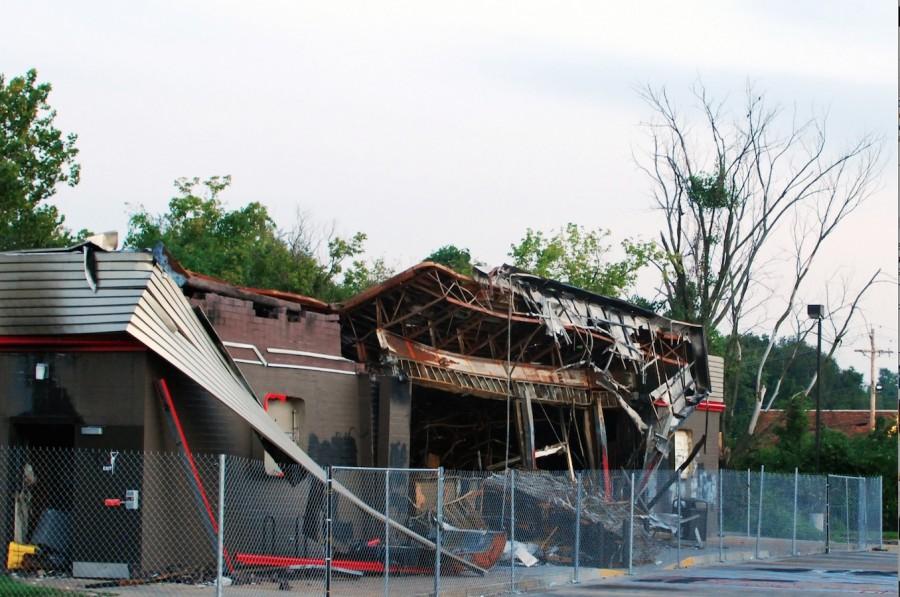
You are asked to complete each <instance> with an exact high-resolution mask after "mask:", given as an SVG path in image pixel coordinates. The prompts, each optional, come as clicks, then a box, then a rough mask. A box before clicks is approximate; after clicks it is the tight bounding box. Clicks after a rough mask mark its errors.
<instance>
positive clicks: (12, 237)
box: [0, 69, 80, 250]
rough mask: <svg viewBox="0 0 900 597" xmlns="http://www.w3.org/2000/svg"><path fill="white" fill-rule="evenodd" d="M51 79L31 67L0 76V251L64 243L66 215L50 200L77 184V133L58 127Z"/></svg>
mask: <svg viewBox="0 0 900 597" xmlns="http://www.w3.org/2000/svg"><path fill="white" fill-rule="evenodd" d="M50 90H51V87H50V84H49V83H38V81H37V72H36V71H35V70H34V69H32V70H29V71H28V72H27V73H26V74H25V75H24V76H21V77H13V78H12V79H10V80H9V82H8V83H7V82H5V78H4V76H3V75H2V74H0V250H11V249H32V248H35V247H52V246H65V245H66V244H70V243H71V242H72V241H73V236H72V234H71V233H70V232H69V231H68V230H66V228H64V226H63V222H64V217H63V216H62V215H61V214H60V213H59V211H58V210H57V208H56V207H55V206H53V205H49V204H47V203H46V200H47V199H49V198H50V197H52V196H53V194H54V193H55V192H56V188H57V186H58V185H60V184H67V185H69V186H75V185H76V184H78V178H79V174H80V166H79V165H78V163H76V162H75V158H76V156H77V155H78V149H77V148H76V147H75V141H76V139H77V137H76V135H75V134H72V133H70V134H67V135H65V134H63V133H62V131H60V130H59V129H57V128H56V126H55V125H54V120H55V118H56V110H54V109H53V108H51V107H50V104H49V103H48V102H47V98H48V97H49V95H50Z"/></svg>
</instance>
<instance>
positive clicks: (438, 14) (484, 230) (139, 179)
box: [0, 0, 898, 371]
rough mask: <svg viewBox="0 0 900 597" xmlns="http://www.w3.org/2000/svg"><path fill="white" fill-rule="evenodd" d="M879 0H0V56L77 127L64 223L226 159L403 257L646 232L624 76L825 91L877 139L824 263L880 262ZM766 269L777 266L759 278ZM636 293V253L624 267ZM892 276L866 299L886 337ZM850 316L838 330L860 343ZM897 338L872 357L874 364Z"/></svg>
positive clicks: (886, 36)
mask: <svg viewBox="0 0 900 597" xmlns="http://www.w3.org/2000/svg"><path fill="white" fill-rule="evenodd" d="M896 10H897V9H896V4H895V3H894V2H889V1H877V2H876V1H868V2H861V1H859V2H853V1H850V0H842V1H835V2H827V1H823V0H815V1H812V2H780V1H779V2H775V1H771V2H763V1H753V2H750V1H742V2H725V1H721V0H718V1H713V0H710V1H707V2H690V1H681V2H663V1H656V2H651V1H648V0H644V1H641V2H618V3H611V2H604V3H600V2H583V3H568V2H546V1H545V2H524V1H521V0H514V1H513V0H510V1H506V2H443V3H438V2H430V1H422V0H416V1H411V2H386V1H380V2H364V3H356V2H325V1H320V2H315V3H311V2H300V1H296V0H292V1H285V2H273V1H265V2H253V3H251V2H245V1H244V2H222V1H218V2H171V3H163V2H141V3H133V2H77V3H76V2H40V1H34V0H28V1H18V0H14V1H13V2H11V3H10V2H7V3H6V4H5V6H4V11H3V13H4V21H5V26H4V27H3V34H2V35H0V72H3V73H4V74H6V75H7V76H11V75H15V74H20V73H22V72H24V71H25V70H26V69H28V68H30V67H34V68H37V69H38V71H39V74H40V77H41V79H42V80H46V81H50V82H51V83H52V84H53V89H54V90H53V93H52V95H51V100H50V101H51V104H52V105H53V106H54V107H55V108H56V109H57V110H58V112H59V116H58V119H57V120H58V125H59V126H60V127H61V128H62V129H63V130H65V131H73V132H76V133H78V136H79V139H78V147H79V148H80V150H81V153H80V156H79V158H80V162H81V164H82V180H81V184H80V185H78V186H77V187H76V188H75V189H68V188H66V189H63V190H61V191H60V192H59V194H58V198H57V202H58V205H59V206H60V207H61V209H62V211H63V212H64V213H65V214H66V216H67V222H68V224H69V225H70V227H72V228H74V229H79V228H82V227H87V228H90V229H92V230H98V231H99V230H119V231H120V232H121V233H123V234H124V232H125V229H126V222H127V215H128V211H129V207H128V205H129V204H130V205H132V206H135V205H144V206H145V207H147V208H148V209H150V210H151V211H162V210H163V209H164V208H165V206H166V203H167V201H168V199H169V198H170V197H171V195H172V191H173V189H172V181H173V179H175V178H176V177H179V176H200V177H206V176H210V175H214V174H231V175H232V176H233V178H234V183H233V186H232V188H231V190H229V191H228V192H227V193H226V195H225V196H224V199H225V200H226V201H227V203H228V205H229V206H230V207H237V206H239V205H241V204H243V203H245V202H247V201H251V200H256V201H261V202H263V203H264V204H266V205H267V206H268V207H269V208H270V210H271V213H272V214H273V215H274V217H275V219H276V221H277V222H278V223H279V225H281V226H284V227H289V226H290V224H291V223H292V221H293V218H294V214H295V213H296V211H297V209H298V208H299V209H301V210H303V211H306V212H308V213H309V214H311V215H312V217H313V218H315V219H316V220H317V221H319V222H321V223H328V222H331V221H335V222H336V224H337V228H338V231H339V232H341V233H344V234H349V233H352V232H354V231H357V230H361V231H364V232H366V233H367V234H368V235H369V242H368V248H369V253H370V255H371V256H384V257H385V258H386V259H387V260H388V262H389V263H390V264H392V265H393V266H395V267H397V268H403V267H407V266H409V265H411V264H412V263H414V262H416V261H418V260H420V259H421V258H422V257H423V256H425V255H426V254H428V253H429V252H430V251H431V250H433V249H434V248H437V247H438V246H441V245H443V244H447V243H453V244H456V245H459V246H463V247H469V248H470V249H471V251H472V253H473V254H474V255H475V256H476V257H478V258H480V259H481V260H483V261H485V262H487V263H489V264H492V265H493V264H498V263H500V262H502V261H503V260H504V258H505V256H506V252H507V250H508V248H509V244H510V243H511V242H512V241H514V240H516V239H518V238H520V237H521V235H522V232H523V231H524V229H525V228H526V227H529V226H530V227H533V228H541V229H550V228H556V227H559V226H560V225H562V224H564V223H565V222H568V221H574V222H578V223H580V224H584V225H585V226H589V227H603V228H609V229H611V230H612V231H613V238H614V239H615V240H617V241H618V240H620V239H622V238H625V237H638V236H640V237H644V238H651V237H652V236H653V231H654V230H655V229H657V227H658V226H659V225H660V220H659V214H658V213H654V212H653V211H652V210H651V209H650V205H651V198H650V188H651V187H650V184H649V182H648V180H647V179H646V178H645V177H644V176H643V175H642V174H641V173H640V172H639V171H638V169H637V168H636V166H635V163H634V160H633V158H632V155H633V154H634V153H638V152H640V151H641V150H642V149H643V148H644V147H646V145H645V143H646V137H645V132H644V131H643V129H642V128H641V126H640V123H641V122H642V121H644V120H646V119H647V118H648V117H649V116H650V112H649V110H648V108H647V106H646V105H645V104H644V103H643V102H642V101H641V100H640V99H639V97H638V95H637V93H636V91H635V89H636V88H637V87H639V86H641V85H643V84H647V83H650V84H652V85H666V86H667V87H668V88H669V89H670V91H671V92H672V93H673V95H674V96H675V97H676V99H678V100H685V101H686V100H687V99H688V98H687V97H686V96H687V90H688V88H689V86H690V85H691V84H692V83H694V82H696V81H697V80H698V79H702V81H703V82H704V83H705V84H706V85H707V86H708V87H709V88H710V89H711V90H712V91H713V92H714V93H716V94H718V95H721V96H725V95H728V97H732V98H734V99H736V100H739V99H740V96H741V93H742V90H743V89H744V87H745V86H746V84H747V82H748V80H749V81H752V82H753V83H754V85H755V86H756V88H758V89H760V90H761V91H765V92H766V93H767V95H768V96H769V98H770V100H771V101H773V102H779V103H782V104H785V105H787V106H793V105H796V106H797V108H798V110H799V111H800V112H801V113H803V114H807V115H811V114H814V113H816V114H821V113H824V112H826V111H827V112H828V114H829V122H830V136H831V140H832V141H833V142H834V148H835V149H840V148H841V147H844V146H846V145H847V144H849V143H850V142H852V141H853V140H854V139H855V138H857V137H859V136H860V135H862V134H864V133H867V132H873V133H876V134H880V135H882V136H883V137H884V139H885V144H884V154H885V163H886V167H885V169H884V171H883V174H882V176H881V179H880V180H879V185H878V191H877V193H875V195H874V196H873V197H872V198H871V199H870V200H869V202H868V203H867V204H866V205H865V206H864V207H863V208H861V209H860V210H859V211H858V212H856V213H855V214H854V215H853V216H852V219H851V220H850V221H848V222H847V224H846V225H845V227H844V229H843V230H842V232H841V233H840V234H839V235H836V236H834V237H833V238H832V239H831V240H830V244H829V246H828V248H827V251H826V253H825V254H823V256H822V264H821V267H820V268H819V271H817V272H816V273H815V275H816V277H815V278H814V279H812V280H810V282H811V283H810V284H809V286H808V288H807V289H806V291H805V292H804V299H805V300H808V301H812V302H824V301H825V297H824V296H822V293H821V291H820V289H821V288H822V285H823V281H824V280H825V279H826V278H828V277H834V276H835V275H839V276H849V277H850V278H852V279H853V280H855V281H856V282H857V283H859V282H861V281H862V279H863V278H864V277H867V276H868V275H870V274H871V272H873V271H874V270H875V269H877V268H878V267H881V268H883V269H884V270H885V271H887V272H888V273H889V274H890V275H891V276H892V277H893V278H894V279H895V278H896V267H897V266H896V264H897V225H896V224H895V222H897V221H898V220H897V177H896V172H897V170H895V169H894V164H895V163H896V162H897V155H896V153H895V152H896V149H895V148H896V145H895V143H894V139H895V137H894V135H896V134H897V111H896V108H897V104H896V103H895V102H896V101H897V74H896V73H897V72H898V69H897V37H896V36H897V31H898V30H897V28H896V19H897V12H896ZM773 282H774V283H775V284H777V282H778V280H777V279H775V280H774V281H773ZM641 285H642V291H643V292H645V293H649V289H650V288H651V286H652V284H651V280H650V277H649V272H648V275H647V277H646V279H644V280H642V282H641ZM897 304H898V303H897V290H896V286H895V285H890V284H883V285H881V286H879V287H877V288H875V289H874V290H873V291H872V292H871V295H870V296H869V298H868V299H867V300H866V301H865V304H864V308H865V317H866V318H867V320H868V321H869V322H870V323H873V324H874V325H875V326H876V328H877V330H878V331H877V333H878V335H879V337H878V340H879V343H880V344H881V345H882V347H888V348H892V349H896V348H897V342H896V336H897V324H896V322H897ZM863 332H864V323H863V320H862V319H860V320H859V321H858V324H857V325H856V326H855V329H854V331H853V333H852V334H851V337H850V338H848V340H847V341H846V342H845V345H846V346H845V348H844V349H843V350H842V351H841V353H840V360H841V362H842V363H843V364H845V365H847V364H853V365H854V366H856V367H857V368H858V369H864V370H865V371H867V370H868V364H867V361H866V360H865V359H864V358H863V357H861V355H858V354H855V353H853V352H852V350H853V349H854V348H862V347H864V346H865V340H866V339H865V338H864V336H863V335H862V334H863ZM895 363H896V356H894V357H884V358H881V359H880V360H879V366H885V367H893V366H894V364H895Z"/></svg>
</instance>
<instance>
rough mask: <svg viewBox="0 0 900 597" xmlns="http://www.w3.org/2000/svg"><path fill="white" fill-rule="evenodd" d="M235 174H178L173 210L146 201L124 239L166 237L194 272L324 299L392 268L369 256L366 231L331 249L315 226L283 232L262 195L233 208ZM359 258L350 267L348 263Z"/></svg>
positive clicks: (334, 241)
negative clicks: (226, 199)
mask: <svg viewBox="0 0 900 597" xmlns="http://www.w3.org/2000/svg"><path fill="white" fill-rule="evenodd" d="M230 184H231V177H230V176H213V177H211V178H209V179H207V180H204V181H202V182H201V180H200V179H199V178H180V179H178V180H177V181H175V188H176V189H177V191H178V194H177V195H176V196H175V197H173V198H172V199H171V200H170V201H169V209H168V211H167V212H166V213H163V214H159V215H154V214H151V213H149V212H148V211H147V210H145V209H143V208H141V209H139V210H138V211H136V212H135V213H133V214H132V215H131V217H130V219H129V232H128V236H127V238H126V241H125V245H126V246H128V247H132V248H149V247H152V246H153V245H155V244H156V243H157V242H160V241H161V242H162V243H163V244H164V245H165V246H166V247H167V249H168V250H169V251H171V252H172V254H173V255H175V257H176V258H177V259H178V260H179V262H181V264H182V265H183V266H184V267H186V268H188V269H190V270H192V271H195V272H199V273H203V274H207V275H210V276H215V277H218V278H222V279H224V280H227V281H228V282H231V283H232V284H237V285H240V286H250V287H256V288H271V289H276V290H285V291H288V292H296V293H299V294H304V295H308V296H313V297H317V298H320V299H323V300H329V301H331V300H342V299H344V298H346V297H348V296H350V295H351V294H353V293H355V292H358V291H359V290H362V289H363V288H365V287H367V286H369V285H371V284H373V283H376V282H378V281H380V280H381V279H383V278H385V277H387V276H388V275H390V270H389V268H387V266H385V264H384V262H383V260H378V261H376V262H374V263H373V264H371V265H370V264H367V263H366V262H365V260H364V259H362V254H363V252H364V249H365V247H364V246H365V241H366V235H365V234H363V233H357V234H355V235H354V236H352V237H351V238H349V239H345V238H341V237H336V236H332V237H331V238H329V239H328V240H327V256H326V257H325V258H323V259H320V258H319V256H318V255H317V252H316V251H317V249H318V246H319V243H317V242H315V241H314V239H312V238H310V231H309V227H308V226H303V225H301V223H298V226H296V227H295V229H294V230H293V231H292V232H291V233H288V234H282V233H281V232H280V231H279V230H278V228H277V226H276V225H275V222H274V221H273V220H272V218H271V217H270V216H269V213H268V210H267V209H266V207H265V206H264V205H262V204H261V203H258V202H251V203H248V204H246V205H245V206H243V207H241V208H238V209H235V210H228V209H227V208H226V207H225V206H224V204H223V203H222V201H221V199H220V195H221V193H222V192H223V191H224V190H225V189H227V188H228V186H229V185H230ZM347 260H352V262H351V265H350V267H349V269H347V270H346V271H345V268H344V263H345V262H346V261H347Z"/></svg>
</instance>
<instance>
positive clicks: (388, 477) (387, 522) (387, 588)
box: [384, 468, 391, 597]
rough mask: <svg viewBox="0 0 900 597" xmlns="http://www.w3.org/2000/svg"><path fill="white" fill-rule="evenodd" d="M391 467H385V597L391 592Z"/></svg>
mask: <svg viewBox="0 0 900 597" xmlns="http://www.w3.org/2000/svg"><path fill="white" fill-rule="evenodd" d="M390 519H391V469H389V468H386V469H384V597H389V596H390V594H391V572H390V565H391V525H390Z"/></svg>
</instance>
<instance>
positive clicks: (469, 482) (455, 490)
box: [0, 447, 882, 596]
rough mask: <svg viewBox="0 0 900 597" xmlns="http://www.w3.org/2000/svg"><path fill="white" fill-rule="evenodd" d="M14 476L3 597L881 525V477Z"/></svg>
mask: <svg viewBox="0 0 900 597" xmlns="http://www.w3.org/2000/svg"><path fill="white" fill-rule="evenodd" d="M0 488H2V494H0V495H2V498H3V499H2V500H0V529H2V532H3V533H4V536H5V537H6V539H7V542H6V544H7V558H6V560H5V562H6V563H5V567H4V574H3V575H0V594H4V595H20V594H21V595H96V594H105V595H107V594H121V595H129V594H133V595H150V594H170V593H171V594H188V595H189V594H192V593H196V594H197V595H212V594H216V595H257V594H268V593H270V592H290V594H298V595H348V596H354V595H359V596H363V595H378V594H381V595H435V594H441V595H495V594H496V595H499V594H509V593H511V592H529V591H535V590H543V589H546V588H549V587H552V586H555V585H562V584H569V583H577V582H586V581H590V580H594V579H596V578H600V577H602V576H606V575H609V574H610V573H611V572H610V570H618V571H619V572H617V573H622V572H624V573H634V572H638V571H640V570H641V569H644V568H651V569H658V568H660V567H671V568H674V567H680V566H688V565H694V564H699V563H712V562H716V561H739V560H747V559H754V558H759V559H763V558H772V557H781V556H788V555H796V554H809V553H820V552H824V551H839V550H862V549H867V548H870V547H873V546H876V545H880V543H881V528H882V527H881V525H882V518H881V512H882V508H881V506H882V504H881V496H882V493H881V492H882V482H881V479H880V478H863V477H848V476H838V475H827V476H825V475H822V476H815V475H801V474H797V473H795V474H784V473H771V472H768V471H765V470H759V471H733V470H722V471H717V472H708V471H704V470H702V469H698V470H692V471H687V472H675V471H671V470H665V471H657V472H654V473H653V474H647V473H645V472H643V471H615V472H609V473H604V472H602V471H581V472H579V471H575V472H569V471H518V470H508V471H496V472H487V471H453V470H444V469H376V468H347V467H333V468H331V469H328V476H327V478H326V479H325V480H322V479H319V478H317V477H315V476H313V475H311V474H309V471H307V470H305V469H303V468H302V467H300V466H297V465H275V464H274V463H272V462H271V461H258V460H250V459H245V458H237V457H232V456H228V457H226V456H215V455H208V454H197V455H191V456H187V455H183V454H170V453H132V452H110V451H94V450H72V449H52V448H40V449H37V448H25V447H0ZM348 492H350V493H352V496H348ZM220 522H221V524H220Z"/></svg>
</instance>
